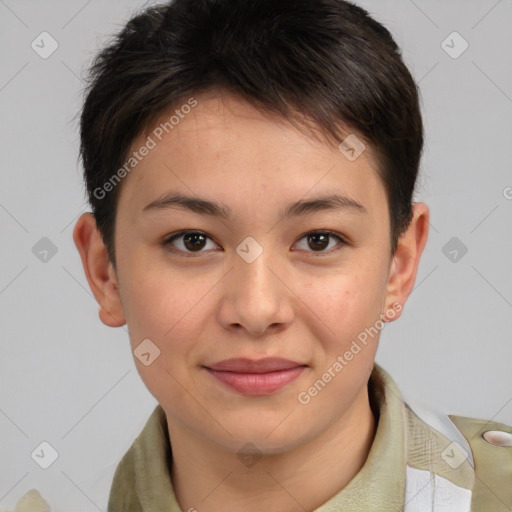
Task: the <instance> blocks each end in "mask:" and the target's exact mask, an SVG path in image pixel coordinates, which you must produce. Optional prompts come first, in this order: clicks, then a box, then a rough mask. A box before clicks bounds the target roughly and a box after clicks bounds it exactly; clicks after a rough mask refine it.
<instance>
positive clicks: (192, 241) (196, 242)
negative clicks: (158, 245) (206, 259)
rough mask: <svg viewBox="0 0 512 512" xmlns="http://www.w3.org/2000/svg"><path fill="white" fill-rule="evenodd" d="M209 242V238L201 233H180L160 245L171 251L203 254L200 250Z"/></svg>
mask: <svg viewBox="0 0 512 512" xmlns="http://www.w3.org/2000/svg"><path fill="white" fill-rule="evenodd" d="M209 240H211V238H210V237H209V236H207V235H206V234H204V233H202V232H201V231H180V232H179V233H176V234H174V235H172V236H170V237H168V238H167V239H166V240H164V242H163V244H162V245H163V246H164V247H166V248H168V249H169V250H171V251H176V252H184V253H201V252H205V251H203V250H202V249H204V248H205V247H206V246H207V245H208V241H209ZM212 243H213V241H212ZM214 245H216V244H214Z"/></svg>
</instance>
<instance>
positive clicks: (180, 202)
mask: <svg viewBox="0 0 512 512" xmlns="http://www.w3.org/2000/svg"><path fill="white" fill-rule="evenodd" d="M176 207H178V208H183V209H187V210H190V211H192V212H194V213H198V214H200V215H210V216H212V217H219V218H221V219H226V220H228V219H230V218H231V216H232V210H231V208H229V206H227V205H225V204H223V203H219V202H217V201H211V200H209V199H205V198H202V197H198V196H190V195H184V194H179V193H176V194H174V193H170V194H166V195H164V196H163V197H160V198H159V199H156V200H155V201H152V202H151V203H149V204H147V205H146V206H145V207H144V208H143V210H142V211H143V212H147V211H152V210H153V211H154V210H165V209H168V208H176ZM329 210H330V211H332V210H353V211H355V212H360V213H368V212H367V210H366V208H365V207H364V206H363V205H362V204H361V203H358V202H357V201H355V200H354V199H352V198H350V197H347V196H345V195H342V194H330V195H325V196H319V197H316V198H313V199H309V200H299V201H297V202H295V203H292V204H290V205H288V206H287V207H286V208H284V209H283V210H282V211H281V217H280V220H283V219H287V218H290V217H295V216H299V215H306V214H310V213H315V212H319V211H329Z"/></svg>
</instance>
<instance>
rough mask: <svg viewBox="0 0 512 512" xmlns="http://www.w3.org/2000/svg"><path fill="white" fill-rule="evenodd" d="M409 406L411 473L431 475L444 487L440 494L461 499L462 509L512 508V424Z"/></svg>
mask: <svg viewBox="0 0 512 512" xmlns="http://www.w3.org/2000/svg"><path fill="white" fill-rule="evenodd" d="M406 409H407V419H408V442H407V444H408V465H410V466H411V467H412V468H414V471H411V474H414V473H418V470H424V471H428V472H430V473H431V474H432V473H433V474H434V475H435V479H436V480H438V483H439V484H440V486H442V487H443V492H442V493H441V494H444V495H445V497H446V498H449V500H452V499H453V498H454V497H457V500H458V502H460V503H465V507H466V508H464V510H467V511H469V510H471V512H487V511H489V510H493V512H498V511H500V512H501V511H503V512H509V511H510V510H511V509H512V427H510V426H509V425H505V424H503V423H498V422H494V421H491V420H485V419H479V418H470V417H464V416H457V415H446V414H441V413H439V412H433V411H432V410H427V409H422V408H420V409H419V411H418V409H417V408H416V407H415V408H414V410H413V409H411V407H410V406H408V405H407V407H406ZM418 414H419V415H418ZM433 492H434V490H433ZM449 495H450V496H449ZM440 499H441V498H440ZM469 507H470V508H469Z"/></svg>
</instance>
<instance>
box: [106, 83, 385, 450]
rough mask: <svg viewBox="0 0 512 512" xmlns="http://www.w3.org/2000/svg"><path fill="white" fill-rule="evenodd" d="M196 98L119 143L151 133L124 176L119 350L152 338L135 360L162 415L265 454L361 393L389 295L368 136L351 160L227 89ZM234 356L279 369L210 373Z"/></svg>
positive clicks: (381, 202)
mask: <svg viewBox="0 0 512 512" xmlns="http://www.w3.org/2000/svg"><path fill="white" fill-rule="evenodd" d="M195 99H196V100H197V105H196V106H195V107H194V108H192V109H190V112H189V113H188V114H186V115H183V116H180V118H179V122H178V123H177V124H174V127H173V128H172V131H171V130H170V131H169V133H168V134H165V132H164V135H165V137H161V139H162V140H159V139H158V137H156V136H155V135H154V134H155V133H160V132H158V131H157V132H154V131H149V132H148V133H147V134H145V135H141V136H140V137H139V138H138V139H137V140H135V141H134V143H133V145H132V150H134V151H135V150H137V149H138V148H141V147H142V146H143V145H145V144H147V141H148V139H147V138H146V137H147V135H148V134H149V135H150V136H151V137H152V139H153V141H154V142H155V143H156V145H155V146H154V147H152V149H150V151H149V152H147V155H146V156H144V157H143V158H141V160H140V162H139V163H138V164H137V166H136V167H135V168H134V169H133V170H132V171H131V172H130V174H129V175H128V176H127V177H126V178H125V179H124V181H123V183H122V190H121V193H120V197H119V202H118V213H117V220H116V238H115V246H116V263H117V273H116V279H117V286H118V289H119V296H120V302H121V303H122V310H123V314H124V317H125V319H126V322H127V324H128V328H129V332H130V342H131V348H132V350H133V351H135V352H136V353H137V349H138V347H139V345H140V344H141V343H142V342H143V341H144V340H150V341H145V342H144V343H145V344H146V345H141V347H144V348H145V350H144V352H149V353H150V354H151V355H150V356H146V358H147V359H148V361H151V363H150V364H148V365H147V366H146V365H145V364H142V363H141V361H140V360H139V358H137V357H136V358H135V362H136V365H137V368H138V371H139V373H140V376H141V378H142V379H143V381H144V383H145V384H146V386H147V388H148V390H149V391H150V392H151V393H152V395H153V396H154V397H155V398H156V399H157V400H158V402H159V403H160V404H161V405H162V407H163V408H164V410H165V412H166V414H167V418H168V423H169V425H175V426H178V425H179V426H181V428H187V429H190V430H191V431H193V432H194V433H195V434H197V435H198V436H201V437H203V438H207V439H209V440H211V441H213V442H215V443H217V444H218V445H221V446H223V447H225V448H226V449H228V450H232V451H233V452H234V451H236V450H237V449H239V448H240V446H241V445H243V444H244V443H245V442H248V441H250V442H252V443H254V444H255V445H256V446H258V448H259V449H260V450H261V451H262V452H264V453H277V452H280V451H282V450H286V449H290V448H292V447H294V446H298V445H300V444H301V443H305V442H307V441H308V440H311V439H314V438H316V437H318V436H319V435H321V434H322V433H323V432H325V431H327V429H329V427H330V426H331V425H333V424H334V423H336V422H344V421H347V422H348V421H349V418H350V416H351V414H352V413H353V411H355V410H357V408H358V407H360V406H361V404H362V403H363V402H364V400H365V392H366V383H367V380H368V377H369V374H370V372H371V369H372V365H373V361H374V357H375V352H376V349H377V341H378V337H379V336H378V333H377V334H375V331H376V330H380V329H379V328H381V327H382V322H381V320H382V314H383V313H385V312H386V311H389V309H390V308H392V306H391V303H390V296H389V293H388V279H389V275H390V270H391V266H392V256H391V251H390V234H389V229H390V227H389V216H388V206H387V201H386V194H385V189H384V187H383V184H382V182H381V180H380V178H379V177H378V175H377V172H376V164H375V161H374V160H373V155H372V153H371V148H369V147H368V146H367V147H366V149H365V151H364V152H363V153H362V154H361V155H360V156H359V157H358V158H357V159H355V160H353V161H351V160H349V159H348V158H347V156H346V154H345V153H344V152H342V151H340V150H339V149H338V147H337V146H334V145H330V144H328V143H327V142H325V141H322V140H320V139H314V138H312V137H311V136H309V135H307V134H306V133H304V132H303V131H300V130H298V129H297V128H295V127H293V126H292V125H290V124H288V123H287V122H286V121H284V120H281V119H280V118H278V117H274V116H271V115H269V114H262V113H261V112H260V111H258V110H256V109H255V108H254V107H252V106H250V105H248V104H247V103H245V102H243V101H242V100H239V99H237V98H235V97H234V96H229V95H224V96H219V95H214V94H212V93H210V94H209V95H208V94H203V95H197V96H195ZM185 110H187V109H183V110H182V112H183V111H185ZM173 112H174V109H173V110H172V111H169V112H166V113H165V114H164V115H162V117H161V119H159V120H158V121H157V122H156V124H155V126H154V127H153V128H152V130H154V128H155V127H158V126H159V125H160V123H163V122H165V121H168V120H169V118H170V116H171V115H172V114H173ZM160 131H161V130H160ZM149 145H150V146H153V144H152V143H150V144H149ZM144 152H145V151H144ZM178 194H180V195H182V196H187V197H193V198H196V199H198V198H199V199H200V200H201V201H203V203H198V202H195V203H194V202H188V203H187V202H186V201H181V203H179V202H176V201H175V200H173V199H172V198H173V197H175V196H176V195H178ZM334 195H337V196H339V197H338V201H337V202H332V201H331V202H329V201H327V200H326V201H324V202H318V201H317V202H316V203H315V202H314V201H316V200H318V199H319V198H323V197H326V196H334ZM210 203H214V204H213V205H212V204H210ZM302 203H310V204H309V206H308V205H304V204H302ZM187 204H188V206H187ZM301 204H302V207H301ZM293 205H295V206H293ZM185 230H186V233H183V231H185ZM394 312H395V311H394ZM372 328H373V330H371V329H372ZM365 329H366V331H365ZM365 332H366V343H363V341H362V339H364V338H365V336H364V334H363V333H365ZM368 332H371V333H372V335H369V334H368ZM354 342H355V345H354ZM356 346H357V347H359V350H358V349H357V348H356ZM139 350H140V349H139ZM158 351H159V355H158V357H156V358H155V359H154V360H153V358H154V357H155V355H156V354H157V353H158ZM349 353H350V354H352V356H351V357H350V354H349ZM231 358H244V359H249V360H262V359H263V358H283V359H286V360H288V361H291V363H290V364H289V366H291V368H288V369H284V367H283V366H282V365H281V366H279V368H281V370H280V371H278V372H276V373H274V375H270V373H269V371H270V369H277V368H278V367H275V368H274V367H272V368H270V367H266V371H264V372H263V374H261V375H260V376H259V377H258V376H254V374H253V375H252V376H251V375H247V374H248V373H251V372H250V371H248V370H247V368H246V367H243V368H242V370H241V371H239V373H238V375H236V374H235V375H233V372H231V374H230V373H229V372H227V371H223V372H220V371H219V372H214V371H212V368H213V367H214V366H215V365H216V364H217V363H219V362H222V361H225V360H227V359H231ZM336 363H338V364H336ZM340 367H341V368H340ZM223 368H224V370H226V369H230V367H229V366H224V367H223ZM244 368H245V370H244ZM233 369H234V367H231V370H233ZM261 369H262V368H260V370H261ZM263 369H265V368H263ZM238 370H240V368H238ZM329 377H330V378H329ZM319 379H320V380H321V382H322V383H320V384H319V383H318V381H319ZM315 382H316V383H317V384H316V387H315V386H314V385H315ZM315 389H316V392H315ZM366 403H367V398H366Z"/></svg>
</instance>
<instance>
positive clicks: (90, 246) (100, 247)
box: [73, 213, 126, 327]
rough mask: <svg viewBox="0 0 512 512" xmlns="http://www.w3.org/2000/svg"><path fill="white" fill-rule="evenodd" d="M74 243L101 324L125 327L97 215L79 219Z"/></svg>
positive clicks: (75, 229)
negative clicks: (97, 222)
mask: <svg viewBox="0 0 512 512" xmlns="http://www.w3.org/2000/svg"><path fill="white" fill-rule="evenodd" d="M73 241H74V242H75V245H76V248H77V249H78V252H79V253H80V258H81V260H82V266H83V268H84V272H85V276H86V278H87V282H88V283H89V287H90V288H91V291H92V293H93V295H94V297H95V298H96V300H97V302H98V304H99V306H100V310H99V317H100V320H101V321H102V322H103V323H104V324H105V325H108V326H109V327H120V326H122V325H124V324H125V323H126V319H125V315H124V310H123V306H122V303H121V298H120V295H119V288H118V282H117V276H116V273H115V270H114V268H113V265H112V262H111V261H110V259H109V257H108V252H107V248H106V247H105V244H104V243H103V240H102V238H101V234H100V233H99V231H98V228H97V225H96V220H95V218H94V215H92V214H91V213H84V214H82V215H81V216H80V218H79V219H78V221H77V223H76V225H75V228H74V230H73Z"/></svg>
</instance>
